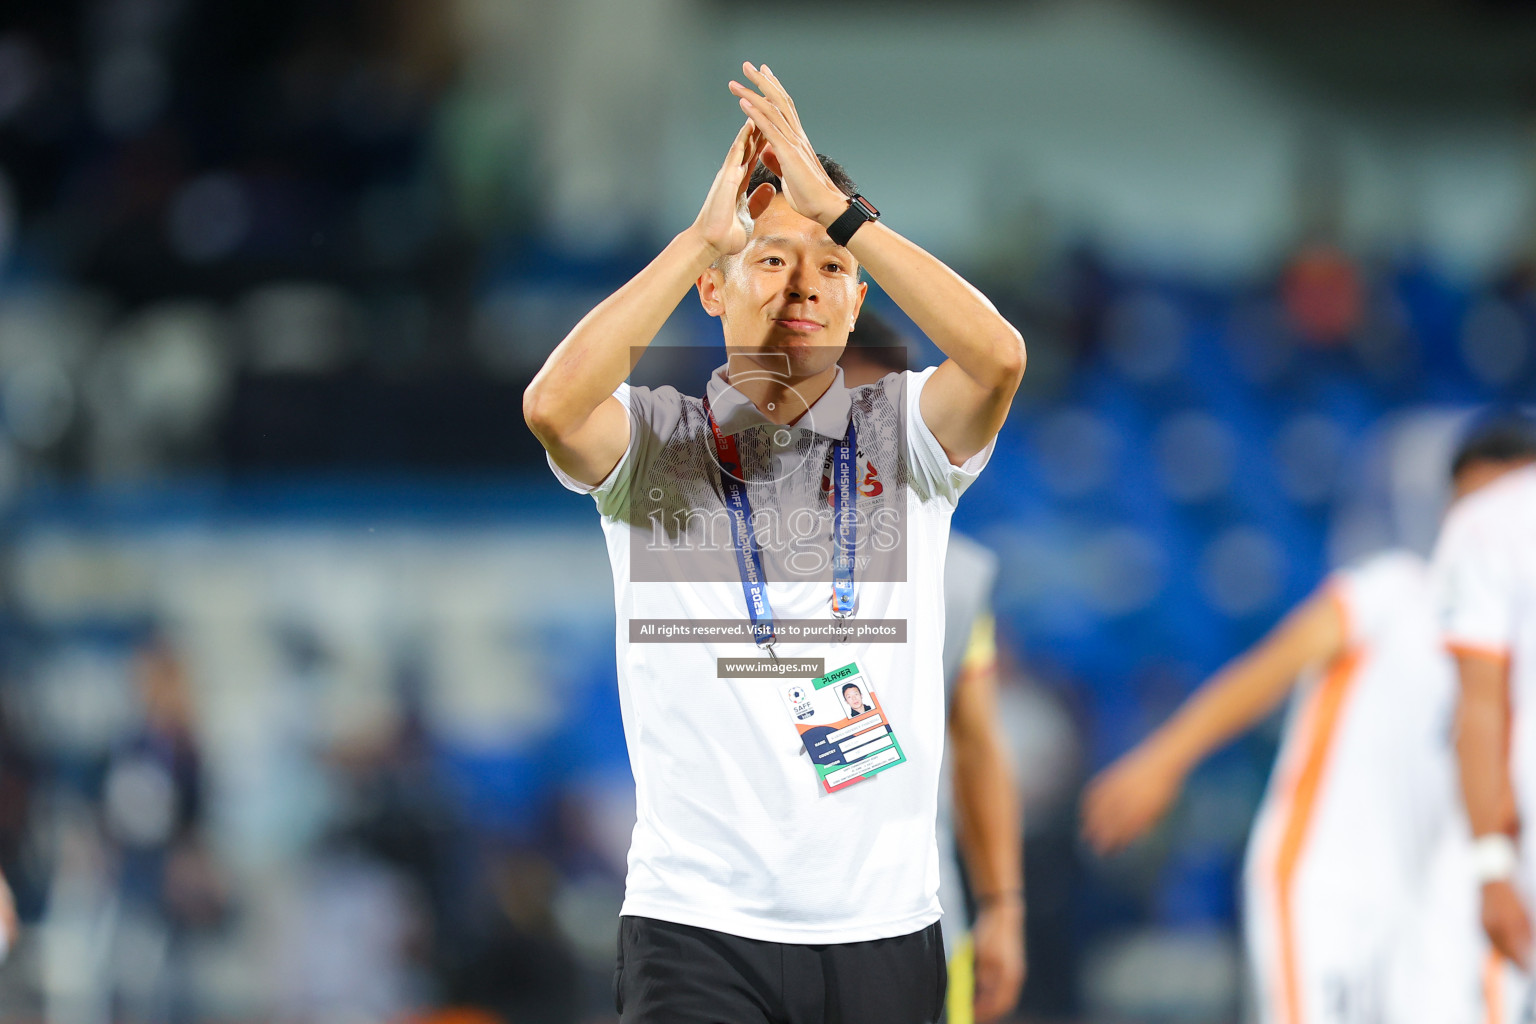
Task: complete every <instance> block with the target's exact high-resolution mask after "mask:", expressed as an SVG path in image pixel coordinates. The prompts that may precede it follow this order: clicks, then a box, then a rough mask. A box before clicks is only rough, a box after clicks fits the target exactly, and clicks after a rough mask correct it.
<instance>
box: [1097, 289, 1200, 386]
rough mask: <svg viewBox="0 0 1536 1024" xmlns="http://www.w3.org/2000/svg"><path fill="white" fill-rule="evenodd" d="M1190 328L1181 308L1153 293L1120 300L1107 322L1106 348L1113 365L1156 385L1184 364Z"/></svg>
mask: <svg viewBox="0 0 1536 1024" xmlns="http://www.w3.org/2000/svg"><path fill="white" fill-rule="evenodd" d="M1186 330H1187V325H1186V323H1185V321H1184V314H1183V313H1182V312H1181V311H1180V310H1179V307H1178V306H1177V305H1175V304H1174V303H1173V301H1172V300H1170V299H1168V298H1167V297H1165V296H1163V295H1159V294H1158V293H1157V292H1153V291H1142V292H1136V293H1133V294H1131V295H1128V296H1125V297H1122V298H1119V299H1117V300H1115V302H1114V303H1113V304H1112V305H1111V306H1110V307H1109V312H1108V313H1107V314H1106V315H1105V322H1104V348H1105V352H1106V354H1107V355H1108V356H1109V359H1110V362H1111V363H1113V364H1114V366H1115V367H1116V368H1117V369H1119V370H1120V372H1121V373H1123V374H1125V375H1126V376H1127V377H1129V378H1130V379H1132V380H1134V381H1137V382H1138V383H1141V384H1156V383H1158V382H1159V381H1162V380H1166V379H1167V378H1168V377H1170V376H1171V375H1172V374H1174V373H1175V372H1176V371H1177V370H1178V369H1179V367H1180V366H1181V365H1182V364H1183V362H1184V333H1185V331H1186Z"/></svg>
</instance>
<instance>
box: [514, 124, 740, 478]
mask: <svg viewBox="0 0 1536 1024" xmlns="http://www.w3.org/2000/svg"><path fill="white" fill-rule="evenodd" d="M761 150H762V140H761V138H760V136H759V134H758V133H757V132H756V130H755V129H754V128H753V126H752V122H751V121H748V122H747V123H746V124H744V125H742V127H741V131H739V132H737V133H736V141H735V142H733V143H732V144H731V149H730V152H729V153H728V154H727V155H726V158H725V163H723V164H722V165H721V166H720V171H719V173H717V174H716V175H715V181H714V184H713V185H711V186H710V189H709V195H708V196H707V197H706V198H705V200H704V206H703V208H702V209H701V210H700V211H699V216H698V218H697V219H696V220H695V221H694V222H693V224H692V225H690V226H689V227H688V228H687V229H686V230H684V231H683V232H682V233H681V234H679V235H678V236H677V237H676V238H674V239H672V241H671V243H670V244H668V245H667V247H666V248H665V249H663V250H662V251H661V254H660V255H659V256H657V257H656V258H655V259H654V260H652V261H651V262H650V264H649V265H647V266H646V268H645V269H644V270H642V271H640V273H638V274H636V275H635V276H634V277H633V278H631V279H630V280H629V282H628V283H626V284H625V285H624V287H622V288H620V289H619V290H618V291H616V292H614V293H613V294H612V295H610V296H609V297H608V298H606V299H604V300H603V301H602V302H601V303H599V304H598V306H597V307H596V308H595V309H593V310H592V312H590V313H588V314H587V315H586V316H584V317H582V318H581V322H580V323H578V324H577V325H576V326H575V327H573V328H571V333H569V334H567V335H566V336H565V340H564V341H562V342H560V344H559V345H558V346H557V347H556V348H555V350H554V352H552V353H550V356H549V358H548V359H547V360H545V361H544V366H543V368H542V369H540V370H539V372H538V374H537V375H536V376H535V377H534V378H533V382H532V383H530V384H529V385H528V389H527V390H526V391H524V392H523V419H524V420H526V421H527V423H528V427H529V429H530V430H532V431H533V433H534V436H536V437H537V438H538V439H539V443H540V444H542V445H543V446H544V448H545V450H546V451H548V452H549V454H550V457H551V458H552V459H553V460H554V462H555V465H557V466H559V467H560V469H561V470H562V471H564V472H565V473H566V474H568V475H569V476H571V477H572V478H574V479H576V480H579V481H580V482H582V483H584V484H590V485H596V484H599V483H601V482H602V481H603V479H604V478H605V477H606V476H607V475H608V474H609V473H611V472H612V471H613V467H614V466H616V465H618V462H619V459H621V458H622V457H623V456H624V451H625V449H626V448H627V447H628V446H629V429H630V427H629V414H628V413H627V412H626V411H625V410H624V407H623V406H622V405H620V404H619V402H618V400H617V399H615V398H614V397H613V392H614V391H615V390H616V389H617V388H618V386H619V385H620V384H622V383H623V382H624V378H625V377H627V376H629V371H630V370H631V369H632V368H633V363H632V359H633V353H634V351H635V350H637V349H643V348H644V347H645V346H647V345H649V344H650V343H651V341H652V339H654V338H655V337H656V332H657V331H659V330H661V326H662V324H664V323H666V321H667V317H669V316H671V315H672V311H673V310H674V309H676V308H677V304H678V302H680V301H681V300H682V298H683V296H685V295H687V294H688V290H689V289H690V288H692V287H693V285H694V282H695V281H696V280H697V279H698V277H699V275H700V274H702V273H704V271H705V270H706V269H707V268H708V267H709V266H710V264H712V263H713V262H714V261H715V260H717V259H719V258H720V257H721V256H726V255H730V254H732V253H735V252H739V251H740V250H741V248H742V247H743V246H745V245H746V243H747V237H748V229H747V226H746V225H745V224H744V223H743V222H742V220H741V217H740V203H741V200H742V197H743V195H744V194H745V192H746V187H747V183H748V181H749V180H750V178H751V175H752V168H753V167H755V166H756V165H757V159H758V155H759V153H760V152H761Z"/></svg>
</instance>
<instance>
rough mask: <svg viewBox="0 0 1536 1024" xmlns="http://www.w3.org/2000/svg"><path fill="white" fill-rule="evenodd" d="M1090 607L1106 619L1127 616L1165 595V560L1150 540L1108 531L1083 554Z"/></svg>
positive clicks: (1134, 532) (1123, 530)
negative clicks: (1107, 616)
mask: <svg viewBox="0 0 1536 1024" xmlns="http://www.w3.org/2000/svg"><path fill="white" fill-rule="evenodd" d="M1083 560H1084V563H1085V565H1084V569H1085V572H1084V581H1085V583H1086V589H1087V598H1088V601H1089V603H1090V604H1091V605H1092V606H1093V607H1095V608H1096V609H1098V610H1099V611H1101V612H1103V613H1105V614H1107V615H1126V614H1129V613H1131V612H1137V611H1140V610H1141V609H1143V608H1145V607H1147V606H1148V605H1150V604H1151V603H1152V602H1153V601H1154V600H1156V599H1157V595H1158V594H1160V593H1162V589H1163V577H1164V569H1165V565H1164V563H1165V562H1166V559H1165V558H1164V556H1163V552H1162V549H1161V548H1159V547H1158V546H1157V544H1155V543H1154V542H1153V541H1152V539H1151V538H1150V537H1148V536H1147V535H1146V534H1144V533H1141V532H1140V531H1137V530H1133V529H1130V528H1128V527H1117V528H1115V529H1110V530H1105V531H1104V532H1103V533H1100V534H1099V535H1098V536H1096V537H1094V538H1093V539H1092V540H1091V541H1089V543H1088V545H1087V546H1086V548H1085V549H1084V551H1083Z"/></svg>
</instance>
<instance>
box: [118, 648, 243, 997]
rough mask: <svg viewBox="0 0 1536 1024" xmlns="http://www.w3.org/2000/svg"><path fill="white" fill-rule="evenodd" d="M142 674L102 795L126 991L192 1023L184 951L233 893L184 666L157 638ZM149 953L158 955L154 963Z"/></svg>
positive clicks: (144, 652)
mask: <svg viewBox="0 0 1536 1024" xmlns="http://www.w3.org/2000/svg"><path fill="white" fill-rule="evenodd" d="M133 671H134V681H135V683H136V685H137V689H138V695H139V700H140V705H141V708H142V711H143V723H142V726H141V727H140V729H139V730H138V731H137V732H136V733H135V734H134V735H132V736H131V737H130V738H129V739H128V740H127V741H126V742H124V743H123V744H121V745H120V746H119V748H118V750H117V751H116V752H115V753H114V754H113V755H112V758H111V760H110V762H109V764H108V766H107V773H106V781H105V786H104V789H103V794H102V801H103V803H102V813H103V816H104V818H105V834H106V836H107V838H108V839H109V840H110V841H111V842H112V844H113V846H114V847H115V850H116V875H117V887H118V893H119V899H120V900H121V904H122V913H121V917H120V921H119V924H118V932H117V937H118V942H119V950H118V960H119V978H118V990H119V995H120V997H121V998H122V1000H123V1012H124V1013H125V1014H126V1015H127V1016H128V1017H130V1018H133V1019H156V1020H172V1021H177V1020H188V1019H192V1018H193V1017H194V1016H195V1008H194V1007H193V1006H192V1005H191V1000H192V992H191V989H190V979H189V977H187V976H186V973H185V972H186V965H185V963H184V962H183V961H184V957H183V956H182V955H181V954H182V953H183V952H184V946H185V943H186V940H187V939H188V938H189V936H190V934H191V933H192V932H194V931H197V930H199V929H202V928H207V927H211V926H213V925H215V924H217V923H218V922H219V921H220V920H221V919H222V918H223V916H224V913H225V910H226V907H227V903H228V895H227V891H226V887H225V883H224V880H223V875H222V872H221V870H220V868H219V866H218V864H217V861H216V860H215V858H214V856H213V853H212V851H211V850H210V849H209V847H208V844H207V842H206V839H205V836H204V834H203V819H204V814H205V803H204V792H203V786H204V782H203V761H202V755H201V752H200V751H199V749H198V740H197V737H196V734H195V731H194V729H195V722H194V713H193V708H192V701H191V694H190V692H189V689H188V686H187V680H186V675H185V671H184V669H183V666H182V664H181V662H180V659H179V658H178V657H177V655H176V653H175V651H174V650H173V649H172V648H171V646H170V645H169V643H168V642H166V641H165V640H164V639H163V638H158V637H156V638H152V639H151V640H149V641H148V642H147V643H145V644H144V645H143V646H142V647H141V648H140V650H139V651H138V652H137V653H136V655H135V656H134V659H133ZM130 947H136V948H137V950H138V951H137V952H132V953H130V951H129V948H130ZM145 949H157V950H159V955H158V956H156V957H152V958H149V959H145V954H144V952H143V950H145ZM125 957H126V958H129V959H128V960H127V962H129V963H131V964H132V966H131V967H126V966H124V963H125V960H124V958H125Z"/></svg>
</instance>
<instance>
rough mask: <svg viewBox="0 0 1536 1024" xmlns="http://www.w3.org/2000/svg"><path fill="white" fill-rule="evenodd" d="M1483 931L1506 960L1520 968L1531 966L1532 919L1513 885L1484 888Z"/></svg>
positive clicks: (1498, 883) (1486, 885)
mask: <svg viewBox="0 0 1536 1024" xmlns="http://www.w3.org/2000/svg"><path fill="white" fill-rule="evenodd" d="M1483 930H1484V931H1485V932H1487V933H1488V941H1489V942H1492V943H1493V948H1494V949H1497V950H1498V951H1499V952H1500V953H1502V954H1503V955H1504V956H1505V957H1507V958H1509V959H1510V960H1512V961H1514V962H1515V964H1517V965H1518V966H1520V967H1521V968H1528V967H1529V965H1530V962H1531V919H1530V915H1528V914H1527V913H1526V911H1525V903H1524V901H1523V900H1521V899H1520V894H1519V893H1518V892H1516V891H1515V887H1514V885H1513V883H1511V882H1507V881H1505V882H1487V883H1485V884H1484V885H1483Z"/></svg>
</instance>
